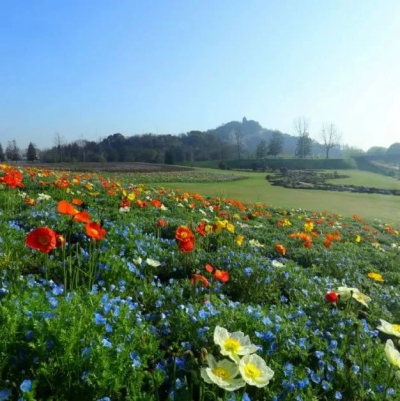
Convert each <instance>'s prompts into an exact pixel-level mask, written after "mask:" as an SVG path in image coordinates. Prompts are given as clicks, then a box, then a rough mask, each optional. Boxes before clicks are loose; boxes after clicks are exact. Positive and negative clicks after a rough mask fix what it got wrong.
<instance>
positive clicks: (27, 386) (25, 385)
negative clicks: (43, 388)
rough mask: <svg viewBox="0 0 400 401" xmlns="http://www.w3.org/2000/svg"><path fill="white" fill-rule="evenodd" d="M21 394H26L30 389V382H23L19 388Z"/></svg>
mask: <svg viewBox="0 0 400 401" xmlns="http://www.w3.org/2000/svg"><path fill="white" fill-rule="evenodd" d="M19 388H20V389H21V391H22V392H23V393H27V392H28V391H30V390H31V388H32V382H31V381H30V380H24V381H23V382H22V383H21V385H20V386H19Z"/></svg>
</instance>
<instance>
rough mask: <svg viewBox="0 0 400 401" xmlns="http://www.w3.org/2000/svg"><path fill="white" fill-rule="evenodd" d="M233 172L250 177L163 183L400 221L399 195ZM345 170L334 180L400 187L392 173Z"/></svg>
mask: <svg viewBox="0 0 400 401" xmlns="http://www.w3.org/2000/svg"><path fill="white" fill-rule="evenodd" d="M199 170H202V169H199ZM204 171H208V172H213V171H214V172H216V173H217V172H221V170H211V169H204ZM232 173H234V174H238V175H241V176H246V177H247V179H246V180H242V181H231V182H222V183H176V184H175V183H168V184H167V183H166V184H163V186H165V187H167V188H174V189H181V190H183V191H190V192H198V193H200V194H203V195H206V196H221V197H225V198H231V199H239V200H243V201H248V202H264V203H266V204H267V205H272V206H278V207H284V208H288V209H292V208H303V209H307V210H315V211H323V210H329V211H331V212H334V213H339V214H343V215H345V216H350V215H352V214H358V215H360V216H362V217H365V218H368V219H375V218H377V219H381V220H384V221H391V222H396V223H400V197H396V196H389V195H378V194H373V195H366V194H355V193H349V192H328V191H314V190H298V189H287V188H282V187H275V186H272V185H271V184H270V183H269V182H268V181H266V180H265V175H266V174H265V173H251V172H233V171H232ZM343 173H344V174H347V175H350V176H351V178H347V179H343V180H333V181H334V182H335V183H337V184H339V183H343V184H355V185H364V186H375V187H380V188H400V183H399V182H398V181H396V180H394V179H393V178H390V177H385V176H381V175H378V174H374V173H368V172H364V171H354V170H344V171H343Z"/></svg>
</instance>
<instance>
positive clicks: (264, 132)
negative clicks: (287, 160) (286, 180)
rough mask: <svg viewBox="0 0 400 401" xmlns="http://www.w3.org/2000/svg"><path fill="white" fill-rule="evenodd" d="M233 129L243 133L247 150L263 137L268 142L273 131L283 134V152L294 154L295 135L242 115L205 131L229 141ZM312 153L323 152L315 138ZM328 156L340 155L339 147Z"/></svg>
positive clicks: (251, 148) (255, 146)
mask: <svg viewBox="0 0 400 401" xmlns="http://www.w3.org/2000/svg"><path fill="white" fill-rule="evenodd" d="M235 131H236V132H240V133H241V134H242V135H243V139H244V144H245V147H246V149H247V150H249V151H255V149H256V148H257V145H258V144H259V143H260V141H262V140H263V139H264V140H265V141H267V143H268V141H269V140H270V139H271V137H272V135H273V134H274V133H275V132H279V133H281V134H282V135H283V138H284V142H283V153H287V154H294V152H295V149H296V144H297V139H298V138H297V136H296V135H290V134H287V133H283V132H281V131H279V130H273V129H269V128H263V127H262V126H261V125H260V123H258V122H257V121H254V120H247V119H246V117H243V120H242V121H241V122H240V121H230V122H228V123H226V124H223V125H221V126H219V127H218V128H215V129H211V130H208V131H207V133H209V134H212V135H214V136H216V137H217V138H218V139H221V140H224V141H229V140H230V136H231V135H232V132H235ZM312 154H313V155H314V156H318V155H321V156H322V157H323V156H324V154H325V151H324V148H323V146H322V145H321V144H320V143H318V142H317V141H315V140H313V141H312ZM330 156H331V157H332V158H335V157H340V156H341V153H340V148H339V147H335V148H333V149H332V150H331V152H330Z"/></svg>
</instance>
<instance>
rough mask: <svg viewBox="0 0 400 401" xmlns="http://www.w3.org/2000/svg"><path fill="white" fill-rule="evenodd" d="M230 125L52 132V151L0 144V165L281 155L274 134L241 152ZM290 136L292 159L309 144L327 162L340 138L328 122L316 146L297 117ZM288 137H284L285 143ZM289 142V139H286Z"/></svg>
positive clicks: (242, 141)
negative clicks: (90, 134) (78, 134)
mask: <svg viewBox="0 0 400 401" xmlns="http://www.w3.org/2000/svg"><path fill="white" fill-rule="evenodd" d="M232 124H235V125H234V127H235V128H232V129H231V130H230V133H229V134H228V135H225V136H223V137H218V136H217V135H215V134H214V133H215V130H214V131H213V130H210V131H205V132H203V131H190V132H188V133H185V134H180V135H170V134H168V135H155V134H151V133H149V134H143V135H135V136H128V137H125V136H124V135H122V134H120V133H116V134H113V135H109V136H108V137H106V138H104V139H100V140H98V141H88V140H85V139H80V140H76V141H72V142H67V141H66V140H65V138H64V137H63V136H62V135H60V134H59V133H56V134H55V135H54V138H53V146H51V147H50V148H48V149H43V150H39V149H38V148H37V147H36V146H35V145H34V144H33V143H29V146H28V148H27V149H25V150H24V151H21V150H20V148H19V147H18V145H17V142H16V141H15V140H12V141H10V142H8V145H7V147H6V149H5V151H3V148H2V145H1V143H0V161H4V160H9V161H18V160H27V161H30V162H33V161H35V160H38V159H40V161H41V162H44V163H81V162H83V163H84V162H146V163H161V164H175V163H185V162H186V163H190V162H194V161H203V160H223V159H241V158H244V157H245V158H256V159H259V160H262V159H265V158H267V157H277V156H278V155H280V154H282V153H283V149H284V141H285V135H284V134H282V133H281V132H279V131H273V132H272V134H270V137H269V140H268V141H267V140H266V139H261V140H260V141H259V143H258V145H257V146H256V148H255V149H254V148H253V150H250V149H248V148H247V147H246V139H247V138H249V135H251V133H249V132H246V129H243V130H240V127H239V128H238V125H239V126H240V123H236V122H231V123H228V124H225V125H224V126H221V127H222V128H223V127H229V126H230V125H231V126H232ZM245 126H246V127H249V126H250V128H252V127H253V126H254V128H255V129H256V130H257V129H258V128H259V127H261V126H259V124H258V123H256V122H254V121H248V120H246V119H245V118H244V119H243V127H245ZM293 129H294V133H295V134H296V148H295V150H294V156H295V157H298V158H307V157H310V156H311V155H312V149H313V146H314V145H315V144H317V145H318V146H319V149H323V150H324V156H325V157H326V158H327V159H328V158H329V155H330V151H331V150H332V149H333V148H335V147H336V148H337V147H339V145H340V141H341V134H340V133H339V131H338V129H337V127H336V126H335V125H334V124H333V123H329V124H323V125H322V127H321V130H320V133H319V138H320V143H319V144H318V143H316V142H315V141H313V140H312V139H311V138H310V122H309V120H308V119H307V118H304V117H301V118H297V119H296V120H294V123H293ZM287 137H288V136H287V135H286V138H287ZM291 139H292V140H293V137H291ZM395 151H399V152H400V144H398V143H396V144H393V145H391V147H389V148H388V149H386V148H382V147H372V148H371V149H369V150H368V151H367V152H366V154H373V153H376V154H377V155H379V154H381V155H384V154H386V152H388V153H390V152H392V153H393V152H395ZM341 152H342V156H343V157H352V156H359V155H362V154H365V152H364V151H363V150H361V149H358V148H355V147H351V146H347V145H344V146H342V147H341Z"/></svg>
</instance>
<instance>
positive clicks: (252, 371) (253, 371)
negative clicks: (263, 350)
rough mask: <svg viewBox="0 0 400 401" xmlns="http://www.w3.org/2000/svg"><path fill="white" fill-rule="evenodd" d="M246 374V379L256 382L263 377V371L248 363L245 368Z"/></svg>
mask: <svg viewBox="0 0 400 401" xmlns="http://www.w3.org/2000/svg"><path fill="white" fill-rule="evenodd" d="M244 374H245V375H246V377H249V378H250V379H253V380H256V379H258V378H259V377H260V376H261V370H260V369H258V368H257V366H255V365H253V364H252V363H248V364H247V365H246V366H245V367H244Z"/></svg>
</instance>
